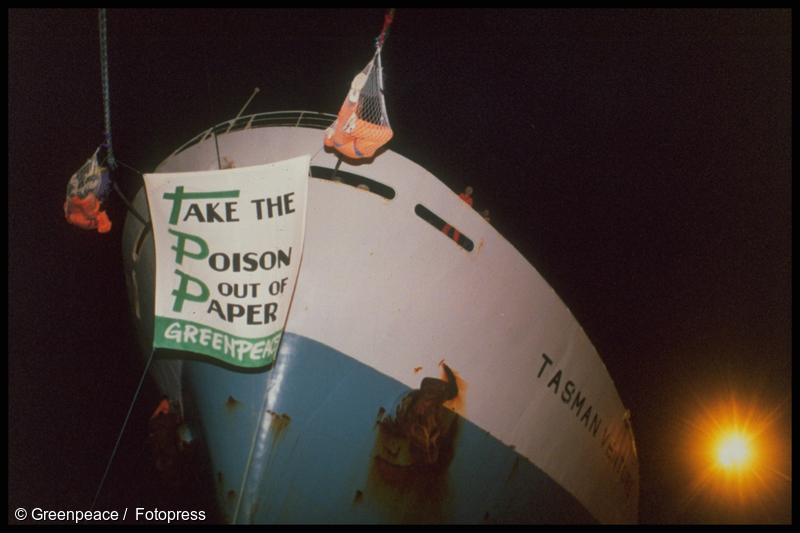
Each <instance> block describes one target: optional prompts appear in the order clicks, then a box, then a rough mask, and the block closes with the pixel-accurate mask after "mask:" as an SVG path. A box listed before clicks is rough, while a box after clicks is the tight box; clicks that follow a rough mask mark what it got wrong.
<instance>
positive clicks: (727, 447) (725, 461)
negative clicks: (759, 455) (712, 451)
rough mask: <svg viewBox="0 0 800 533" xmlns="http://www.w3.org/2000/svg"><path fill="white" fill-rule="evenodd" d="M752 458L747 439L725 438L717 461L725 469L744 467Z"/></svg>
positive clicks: (736, 436)
mask: <svg viewBox="0 0 800 533" xmlns="http://www.w3.org/2000/svg"><path fill="white" fill-rule="evenodd" d="M751 456H752V454H751V451H750V446H749V445H748V442H747V439H746V438H744V437H743V436H741V435H731V436H728V437H725V438H723V439H722V442H721V443H720V445H719V447H718V449H717V459H718V460H719V462H720V464H721V465H722V466H724V467H725V468H735V467H739V468H741V467H744V466H746V465H747V464H748V460H749V459H750V458H751Z"/></svg>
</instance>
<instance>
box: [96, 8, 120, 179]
mask: <svg viewBox="0 0 800 533" xmlns="http://www.w3.org/2000/svg"><path fill="white" fill-rule="evenodd" d="M98 17H99V22H100V68H101V73H102V78H103V114H104V116H105V121H106V124H105V125H106V130H105V131H104V132H103V133H104V135H105V136H106V142H105V143H104V144H103V146H105V147H106V148H107V149H108V166H109V167H111V168H112V169H114V168H116V166H117V161H116V160H115V159H114V149H113V148H112V146H111V96H110V94H109V90H108V42H107V39H106V10H105V8H101V9H100V13H99V15H98Z"/></svg>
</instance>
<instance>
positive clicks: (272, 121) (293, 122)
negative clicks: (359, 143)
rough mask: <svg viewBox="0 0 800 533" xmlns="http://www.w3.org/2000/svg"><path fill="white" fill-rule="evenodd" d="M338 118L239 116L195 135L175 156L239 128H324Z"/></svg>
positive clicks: (284, 114)
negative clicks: (215, 136) (213, 137)
mask: <svg viewBox="0 0 800 533" xmlns="http://www.w3.org/2000/svg"><path fill="white" fill-rule="evenodd" d="M334 120H336V115H331V114H330V113H319V112H316V111H274V112H269V113H257V114H255V115H247V116H244V117H237V118H234V119H231V120H228V121H225V122H222V123H220V124H217V125H216V126H214V127H211V128H209V129H207V130H206V131H204V132H203V133H201V134H200V135H198V136H196V137H194V138H193V139H192V140H190V141H189V142H187V143H186V144H184V145H183V146H181V147H180V148H178V149H177V150H175V152H174V153H173V154H172V155H173V156H175V155H178V154H179V153H181V152H183V151H184V150H186V149H188V148H191V147H192V146H194V145H195V144H198V143H200V142H203V141H205V140H207V139H210V138H211V137H212V136H213V135H217V136H219V135H224V134H226V133H231V132H234V131H239V130H249V129H253V128H275V127H284V128H285V127H289V128H312V129H316V130H324V129H326V128H327V127H328V126H330V125H331V124H332V123H333V121H334Z"/></svg>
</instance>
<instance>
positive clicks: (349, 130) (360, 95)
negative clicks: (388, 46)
mask: <svg viewBox="0 0 800 533" xmlns="http://www.w3.org/2000/svg"><path fill="white" fill-rule="evenodd" d="M393 12H394V10H392V11H391V12H389V14H388V15H386V18H385V20H384V25H383V31H382V32H381V36H380V39H379V40H378V44H377V51H376V52H375V57H373V58H372V61H370V62H369V64H368V65H367V66H366V67H364V70H362V71H361V72H360V73H359V74H358V75H357V76H356V77H355V78H353V82H352V83H351V84H350V92H348V93H347V98H346V99H345V101H344V103H343V104H342V108H341V109H340V110H339V116H338V117H337V119H336V120H335V121H334V122H333V124H331V125H330V127H329V128H328V129H327V130H325V146H331V147H333V148H336V149H337V150H338V151H339V152H341V153H342V154H343V155H345V156H347V157H351V158H354V159H363V158H368V157H372V156H373V155H375V151H376V150H377V149H378V148H380V147H381V146H383V145H384V144H386V143H387V142H389V139H391V138H392V128H391V126H389V117H388V116H387V114H386V102H385V101H384V99H383V67H382V65H381V48H382V47H383V41H384V39H385V37H386V35H387V32H388V29H389V24H391V22H392V16H393Z"/></svg>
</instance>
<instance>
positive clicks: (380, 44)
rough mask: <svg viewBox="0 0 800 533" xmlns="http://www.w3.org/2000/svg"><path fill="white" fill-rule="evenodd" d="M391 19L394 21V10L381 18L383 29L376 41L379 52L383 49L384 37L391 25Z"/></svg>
mask: <svg viewBox="0 0 800 533" xmlns="http://www.w3.org/2000/svg"><path fill="white" fill-rule="evenodd" d="M392 19H394V8H392V9H390V10H389V12H388V13H387V14H386V15H384V17H383V29H382V30H381V36H380V38H379V39H378V50H379V51H380V49H381V48H383V41H384V39H386V36H388V35H389V26H390V25H391V24H392Z"/></svg>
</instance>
